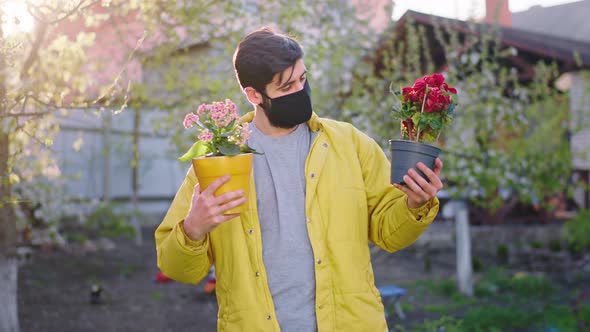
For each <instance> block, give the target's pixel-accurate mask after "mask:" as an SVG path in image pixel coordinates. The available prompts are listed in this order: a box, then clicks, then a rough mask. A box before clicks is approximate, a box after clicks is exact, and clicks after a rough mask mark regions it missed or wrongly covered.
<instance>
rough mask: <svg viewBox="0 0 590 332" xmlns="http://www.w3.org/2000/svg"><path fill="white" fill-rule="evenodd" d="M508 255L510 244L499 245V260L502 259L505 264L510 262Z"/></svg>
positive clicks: (497, 249)
mask: <svg viewBox="0 0 590 332" xmlns="http://www.w3.org/2000/svg"><path fill="white" fill-rule="evenodd" d="M508 256H509V250H508V246H507V245H505V244H500V245H498V248H496V257H497V258H498V261H500V262H501V263H503V264H506V263H508Z"/></svg>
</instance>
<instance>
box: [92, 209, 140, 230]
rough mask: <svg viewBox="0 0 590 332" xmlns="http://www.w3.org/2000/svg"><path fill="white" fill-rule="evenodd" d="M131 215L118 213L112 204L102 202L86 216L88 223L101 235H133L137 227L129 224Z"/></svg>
mask: <svg viewBox="0 0 590 332" xmlns="http://www.w3.org/2000/svg"><path fill="white" fill-rule="evenodd" d="M129 220H130V217H129V216H126V215H124V214H121V213H116V212H115V211H114V207H113V206H112V205H111V204H105V203H100V204H99V205H98V206H97V208H96V209H95V210H94V211H92V213H90V215H88V217H87V218H86V225H87V226H88V227H89V228H90V229H91V230H93V231H96V232H98V234H99V235H101V236H106V237H118V236H126V237H132V236H133V235H134V234H135V229H134V228H133V227H132V226H131V225H130V224H129Z"/></svg>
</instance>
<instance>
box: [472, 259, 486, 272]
mask: <svg viewBox="0 0 590 332" xmlns="http://www.w3.org/2000/svg"><path fill="white" fill-rule="evenodd" d="M483 266H484V264H483V260H482V259H481V258H479V257H477V256H471V267H472V268H473V271H474V272H480V271H481V270H483Z"/></svg>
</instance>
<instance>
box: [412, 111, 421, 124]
mask: <svg viewBox="0 0 590 332" xmlns="http://www.w3.org/2000/svg"><path fill="white" fill-rule="evenodd" d="M421 117H422V114H420V113H416V114H414V115H413V116H412V122H414V124H416V125H420V118H421Z"/></svg>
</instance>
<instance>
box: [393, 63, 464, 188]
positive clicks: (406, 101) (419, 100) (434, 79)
mask: <svg viewBox="0 0 590 332" xmlns="http://www.w3.org/2000/svg"><path fill="white" fill-rule="evenodd" d="M391 91H392V93H393V94H395V95H396V97H397V98H398V100H399V101H400V104H399V105H395V106H394V108H393V110H392V113H391V114H392V116H393V117H394V118H395V119H397V120H399V121H400V126H401V127H400V128H401V133H400V135H401V139H392V140H390V141H389V143H390V148H391V161H392V163H391V183H399V184H405V183H404V181H403V176H404V175H405V174H406V173H407V171H408V169H410V168H414V169H415V170H416V171H417V172H418V174H420V175H421V176H422V177H423V178H425V179H427V180H428V178H427V177H426V176H425V175H424V173H422V172H421V171H420V170H419V169H416V163H418V162H422V163H424V164H425V165H426V166H428V167H430V168H432V167H434V160H435V159H436V157H438V155H439V153H440V149H439V148H438V147H436V146H434V145H431V144H428V143H432V142H436V141H437V140H438V138H439V137H440V134H441V132H442V130H443V128H444V127H445V126H447V125H448V124H449V123H450V122H451V120H452V119H453V115H454V109H455V105H457V90H456V89H455V88H451V87H449V86H448V85H447V84H446V83H445V78H444V76H443V75H442V74H438V73H437V74H432V75H428V76H424V77H422V78H419V79H417V80H416V81H415V82H414V85H412V86H408V87H404V88H401V89H400V90H399V91H394V90H392V89H391Z"/></svg>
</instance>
